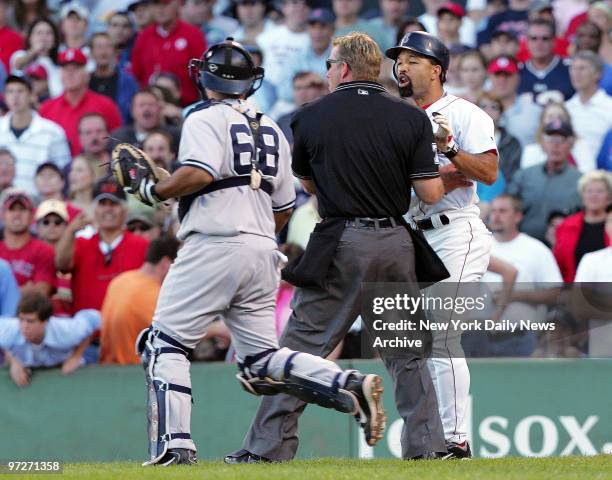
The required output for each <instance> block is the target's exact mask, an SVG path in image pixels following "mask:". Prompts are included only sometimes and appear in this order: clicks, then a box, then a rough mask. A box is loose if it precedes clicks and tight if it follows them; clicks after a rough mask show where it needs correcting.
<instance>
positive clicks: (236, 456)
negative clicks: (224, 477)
mask: <svg viewBox="0 0 612 480" xmlns="http://www.w3.org/2000/svg"><path fill="white" fill-rule="evenodd" d="M223 461H224V462H225V463H228V464H230V465H237V464H239V463H272V460H270V459H269V458H266V457H261V456H259V455H255V454H254V453H251V452H249V451H248V450H244V449H243V450H238V451H237V452H234V453H230V454H229V455H226V456H225V457H224V458H223Z"/></svg>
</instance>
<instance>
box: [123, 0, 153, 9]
mask: <svg viewBox="0 0 612 480" xmlns="http://www.w3.org/2000/svg"><path fill="white" fill-rule="evenodd" d="M148 3H151V2H150V1H149V0H134V1H133V2H130V3H128V5H127V11H128V12H133V11H134V10H136V9H137V8H138V7H139V6H140V5H146V4H148Z"/></svg>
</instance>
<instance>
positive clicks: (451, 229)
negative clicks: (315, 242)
mask: <svg viewBox="0 0 612 480" xmlns="http://www.w3.org/2000/svg"><path fill="white" fill-rule="evenodd" d="M386 54H387V57H389V58H391V59H393V60H394V61H395V66H394V75H395V77H396V79H397V81H398V86H399V90H400V94H401V95H402V96H403V97H410V98H412V100H413V101H415V103H416V104H417V105H418V106H420V107H421V108H423V109H424V110H425V113H427V115H428V117H429V119H430V120H431V124H432V128H433V130H434V137H435V140H436V144H435V145H434V148H435V149H436V150H437V160H438V162H439V165H440V176H441V177H442V179H443V181H444V186H445V192H446V193H445V196H444V197H443V198H442V200H441V201H440V202H438V203H436V204H434V205H426V204H424V203H422V202H420V201H419V199H418V198H417V197H416V196H413V198H412V201H411V206H410V211H409V214H408V215H407V219H408V217H409V219H410V220H412V221H414V223H415V224H416V226H418V227H419V228H421V229H422V230H423V232H424V234H425V237H426V238H427V241H428V242H429V243H430V245H431V246H432V247H433V248H434V250H435V251H436V253H437V254H438V255H439V256H440V258H441V259H442V261H443V262H444V264H445V266H446V268H447V269H448V271H449V273H450V278H448V279H447V280H445V282H446V283H451V284H452V285H453V288H454V285H455V284H457V285H458V284H465V283H468V282H478V281H479V280H480V278H481V277H482V275H483V274H484V273H485V272H486V270H487V267H488V264H489V257H490V250H491V243H492V236H491V233H490V232H489V231H488V230H487V228H486V226H485V225H484V223H483V222H482V221H481V220H480V217H479V213H480V211H479V208H478V206H477V205H476V204H477V203H478V196H477V195H476V180H477V181H481V182H484V183H487V184H491V183H493V182H494V181H495V179H496V178H497V168H498V160H497V157H498V153H497V146H496V144H495V136H494V127H493V120H492V119H491V117H489V116H488V115H487V114H486V113H485V112H484V111H483V110H481V109H480V108H478V107H477V106H476V105H474V104H472V103H470V102H468V101H467V100H464V99H462V98H459V97H456V96H454V95H450V94H448V93H446V92H444V88H443V84H444V81H445V77H446V70H447V69H448V64H449V52H448V49H447V48H446V47H445V46H444V44H443V43H442V42H441V41H440V40H438V39H437V38H436V37H434V36H433V35H430V34H427V33H425V32H412V33H409V34H407V35H406V36H405V37H404V38H403V39H402V41H401V42H400V44H399V45H398V46H397V47H393V48H390V49H388V50H387V52H386ZM436 288H440V287H433V290H432V292H431V293H432V294H435V292H436V291H437V290H435V289H436ZM447 288H448V287H447ZM457 291H458V288H457V289H455V292H457ZM455 294H456V293H455ZM436 315H439V313H438V314H436ZM448 320H449V319H448V318H446V321H448ZM433 336H434V347H433V353H432V358H431V362H430V370H431V373H432V377H433V381H434V386H435V387H436V393H437V397H438V408H439V411H440V418H441V420H442V425H443V427H444V435H445V438H446V446H447V450H448V452H447V454H446V455H444V457H445V458H466V457H470V456H471V449H470V445H469V442H468V438H467V435H468V425H467V420H468V419H467V409H468V399H469V388H470V373H469V370H468V366H467V362H466V360H465V357H464V355H463V351H462V350H461V344H460V332H454V331H451V330H448V331H434V332H433Z"/></svg>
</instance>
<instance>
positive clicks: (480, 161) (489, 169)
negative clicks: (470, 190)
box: [433, 112, 498, 185]
mask: <svg viewBox="0 0 612 480" xmlns="http://www.w3.org/2000/svg"><path fill="white" fill-rule="evenodd" d="M488 120H490V119H488ZM433 121H434V122H435V123H436V124H438V129H437V131H436V133H435V135H434V140H435V142H436V147H437V148H438V151H439V152H441V153H442V154H444V155H446V157H447V158H448V159H449V160H450V161H451V162H452V163H453V165H454V166H455V167H456V168H457V170H459V171H460V172H461V173H463V174H464V175H465V176H466V177H467V178H468V179H473V180H478V181H479V182H482V183H485V184H487V185H492V184H493V183H494V182H495V180H496V179H497V170H498V159H497V151H496V150H495V149H494V148H495V147H494V145H492V149H491V150H489V151H485V152H482V153H468V152H466V151H465V150H463V149H461V148H459V146H458V145H457V143H456V142H455V141H454V139H453V135H454V134H453V128H452V125H450V123H449V121H448V118H446V117H445V116H444V115H441V114H439V113H437V112H434V113H433ZM483 123H484V122H483ZM488 127H491V128H492V126H491V125H488V123H487V124H484V125H483V126H482V129H480V128H478V124H476V123H475V120H473V121H472V123H471V129H470V131H468V133H467V134H468V135H469V134H472V132H473V134H474V135H487V133H486V131H487V129H488ZM483 150H484V149H483Z"/></svg>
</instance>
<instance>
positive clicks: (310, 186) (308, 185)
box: [299, 178, 316, 195]
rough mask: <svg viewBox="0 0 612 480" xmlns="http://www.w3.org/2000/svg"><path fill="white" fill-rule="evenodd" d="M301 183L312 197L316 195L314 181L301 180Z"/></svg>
mask: <svg viewBox="0 0 612 480" xmlns="http://www.w3.org/2000/svg"><path fill="white" fill-rule="evenodd" d="M299 180H300V183H301V184H302V187H304V191H305V192H306V193H308V194H310V195H316V190H315V184H314V182H313V181H312V180H309V179H306V178H300V179H299Z"/></svg>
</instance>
